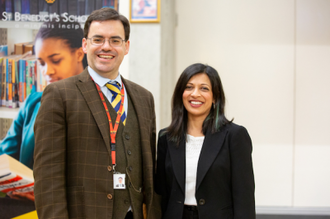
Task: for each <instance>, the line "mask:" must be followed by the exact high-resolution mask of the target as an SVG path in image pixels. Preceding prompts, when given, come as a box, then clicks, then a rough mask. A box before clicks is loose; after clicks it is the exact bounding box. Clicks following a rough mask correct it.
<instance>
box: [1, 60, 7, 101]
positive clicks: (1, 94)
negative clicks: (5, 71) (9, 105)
mask: <svg viewBox="0 0 330 219" xmlns="http://www.w3.org/2000/svg"><path fill="white" fill-rule="evenodd" d="M2 66H3V57H0V107H1V106H2V98H1V97H2V89H1V88H2V80H3V79H4V80H6V79H5V78H2Z"/></svg>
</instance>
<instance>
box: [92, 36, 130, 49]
mask: <svg viewBox="0 0 330 219" xmlns="http://www.w3.org/2000/svg"><path fill="white" fill-rule="evenodd" d="M94 37H96V36H93V37H90V38H86V39H87V40H90V42H91V44H92V45H93V46H103V45H104V43H105V41H106V40H107V41H108V42H109V45H110V46H112V47H120V46H122V45H123V42H124V41H125V42H126V40H123V39H122V38H120V37H110V38H109V39H108V38H105V37H97V38H103V43H102V44H99V45H98V44H94V43H93V40H92V39H93V38H94ZM111 39H117V40H121V44H120V45H119V46H114V45H112V44H111V42H110V40H111Z"/></svg>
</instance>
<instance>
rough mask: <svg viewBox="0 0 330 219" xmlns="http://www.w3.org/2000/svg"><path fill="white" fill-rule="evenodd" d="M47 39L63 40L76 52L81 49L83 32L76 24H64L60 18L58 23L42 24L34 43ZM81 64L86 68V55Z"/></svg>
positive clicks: (54, 21)
mask: <svg viewBox="0 0 330 219" xmlns="http://www.w3.org/2000/svg"><path fill="white" fill-rule="evenodd" d="M78 27H79V28H78ZM49 38H54V39H61V40H64V42H65V43H66V45H67V46H68V47H69V48H70V49H72V50H76V49H79V48H81V47H82V39H83V38H84V32H83V30H82V29H81V26H80V24H79V23H78V22H70V21H67V22H64V21H63V18H61V19H60V21H56V20H53V21H49V22H45V23H43V24H42V25H41V27H40V29H39V31H38V33H37V35H36V38H35V42H36V41H37V40H38V39H42V40H45V39H49ZM82 64H83V67H84V68H85V67H87V58H86V54H85V55H84V58H83V61H82Z"/></svg>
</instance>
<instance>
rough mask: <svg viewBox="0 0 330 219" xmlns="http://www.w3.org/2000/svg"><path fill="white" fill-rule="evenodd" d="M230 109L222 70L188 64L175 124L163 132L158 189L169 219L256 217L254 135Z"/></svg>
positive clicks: (176, 105)
mask: <svg viewBox="0 0 330 219" xmlns="http://www.w3.org/2000/svg"><path fill="white" fill-rule="evenodd" d="M224 108H225V95H224V91H223V88H222V84H221V81H220V78H219V75H218V73H217V71H216V70H215V69H214V68H212V67H210V66H207V65H203V64H193V65H191V66H189V67H187V68H186V69H185V70H184V71H183V73H182V74H181V76H180V78H179V80H178V82H177V84H176V87H175V90H174V94H173V97H172V122H171V124H170V126H169V127H168V128H166V129H163V130H161V131H160V132H159V139H158V146H157V147H158V148H157V171H156V175H155V176H156V180H155V183H156V185H155V189H156V192H157V193H158V194H160V195H161V196H162V211H163V212H162V213H163V218H165V219H167V218H170V219H173V218H183V219H188V218H191V219H195V218H199V219H210V218H212V219H216V218H219V219H239V218H242V219H252V218H255V201H254V176H253V169H252V159H251V152H252V143H251V139H250V136H249V134H248V132H247V131H246V129H245V128H244V127H242V126H238V125H236V124H234V123H232V121H229V120H228V119H227V118H226V117H225V114H224Z"/></svg>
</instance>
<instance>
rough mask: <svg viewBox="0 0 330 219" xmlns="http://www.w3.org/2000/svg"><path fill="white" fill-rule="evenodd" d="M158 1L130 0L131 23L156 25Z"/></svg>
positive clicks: (157, 20)
mask: <svg viewBox="0 0 330 219" xmlns="http://www.w3.org/2000/svg"><path fill="white" fill-rule="evenodd" d="M159 21H160V0H130V22H131V23H145V22H147V23H158V22H159Z"/></svg>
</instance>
